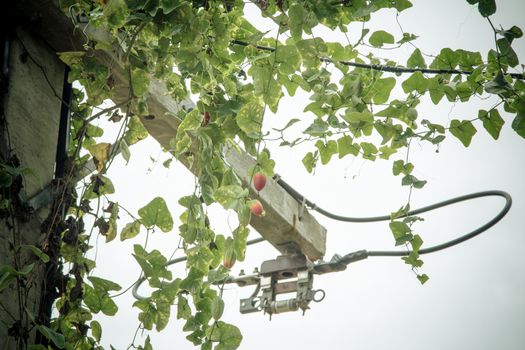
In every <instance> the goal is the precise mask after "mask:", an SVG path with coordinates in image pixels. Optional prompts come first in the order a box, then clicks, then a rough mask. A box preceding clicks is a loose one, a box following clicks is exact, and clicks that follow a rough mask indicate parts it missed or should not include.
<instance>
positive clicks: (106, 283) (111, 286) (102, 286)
mask: <svg viewBox="0 0 525 350" xmlns="http://www.w3.org/2000/svg"><path fill="white" fill-rule="evenodd" d="M88 280H89V281H90V282H91V283H92V284H93V287H94V288H95V290H101V291H104V292H107V291H110V290H115V291H119V290H121V289H122V287H121V286H120V285H118V284H117V283H115V282H113V281H110V280H106V279H103V278H100V277H95V276H89V277H88Z"/></svg>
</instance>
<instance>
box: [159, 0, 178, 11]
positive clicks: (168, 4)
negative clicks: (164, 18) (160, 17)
mask: <svg viewBox="0 0 525 350" xmlns="http://www.w3.org/2000/svg"><path fill="white" fill-rule="evenodd" d="M182 4H183V1H180V0H160V2H159V8H161V9H162V12H164V14H165V15H167V14H168V13H170V12H172V11H173V10H175V9H176V8H178V7H180V6H181V5H182Z"/></svg>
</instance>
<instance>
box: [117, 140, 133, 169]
mask: <svg viewBox="0 0 525 350" xmlns="http://www.w3.org/2000/svg"><path fill="white" fill-rule="evenodd" d="M119 150H120V154H122V157H123V158H124V160H125V161H126V164H128V163H129V159H130V158H131V152H130V151H129V146H128V144H127V143H126V140H125V139H122V140H120V143H119Z"/></svg>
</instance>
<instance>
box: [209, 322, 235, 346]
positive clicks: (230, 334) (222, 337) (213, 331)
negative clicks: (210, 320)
mask: <svg viewBox="0 0 525 350" xmlns="http://www.w3.org/2000/svg"><path fill="white" fill-rule="evenodd" d="M206 336H207V337H208V339H210V340H211V341H212V342H218V344H217V345H216V346H215V350H235V349H237V348H238V347H239V345H240V344H241V341H242V335H241V332H240V331H239V329H238V328H237V327H235V326H234V325H231V324H228V323H226V322H223V321H217V323H216V324H215V327H209V328H208V329H207V330H206Z"/></svg>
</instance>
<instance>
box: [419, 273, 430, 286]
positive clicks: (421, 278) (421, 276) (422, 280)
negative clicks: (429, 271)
mask: <svg viewBox="0 0 525 350" xmlns="http://www.w3.org/2000/svg"><path fill="white" fill-rule="evenodd" d="M417 279H418V280H419V282H421V284H425V283H426V282H427V281H428V280H429V277H428V276H427V275H426V274H422V275H417Z"/></svg>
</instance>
